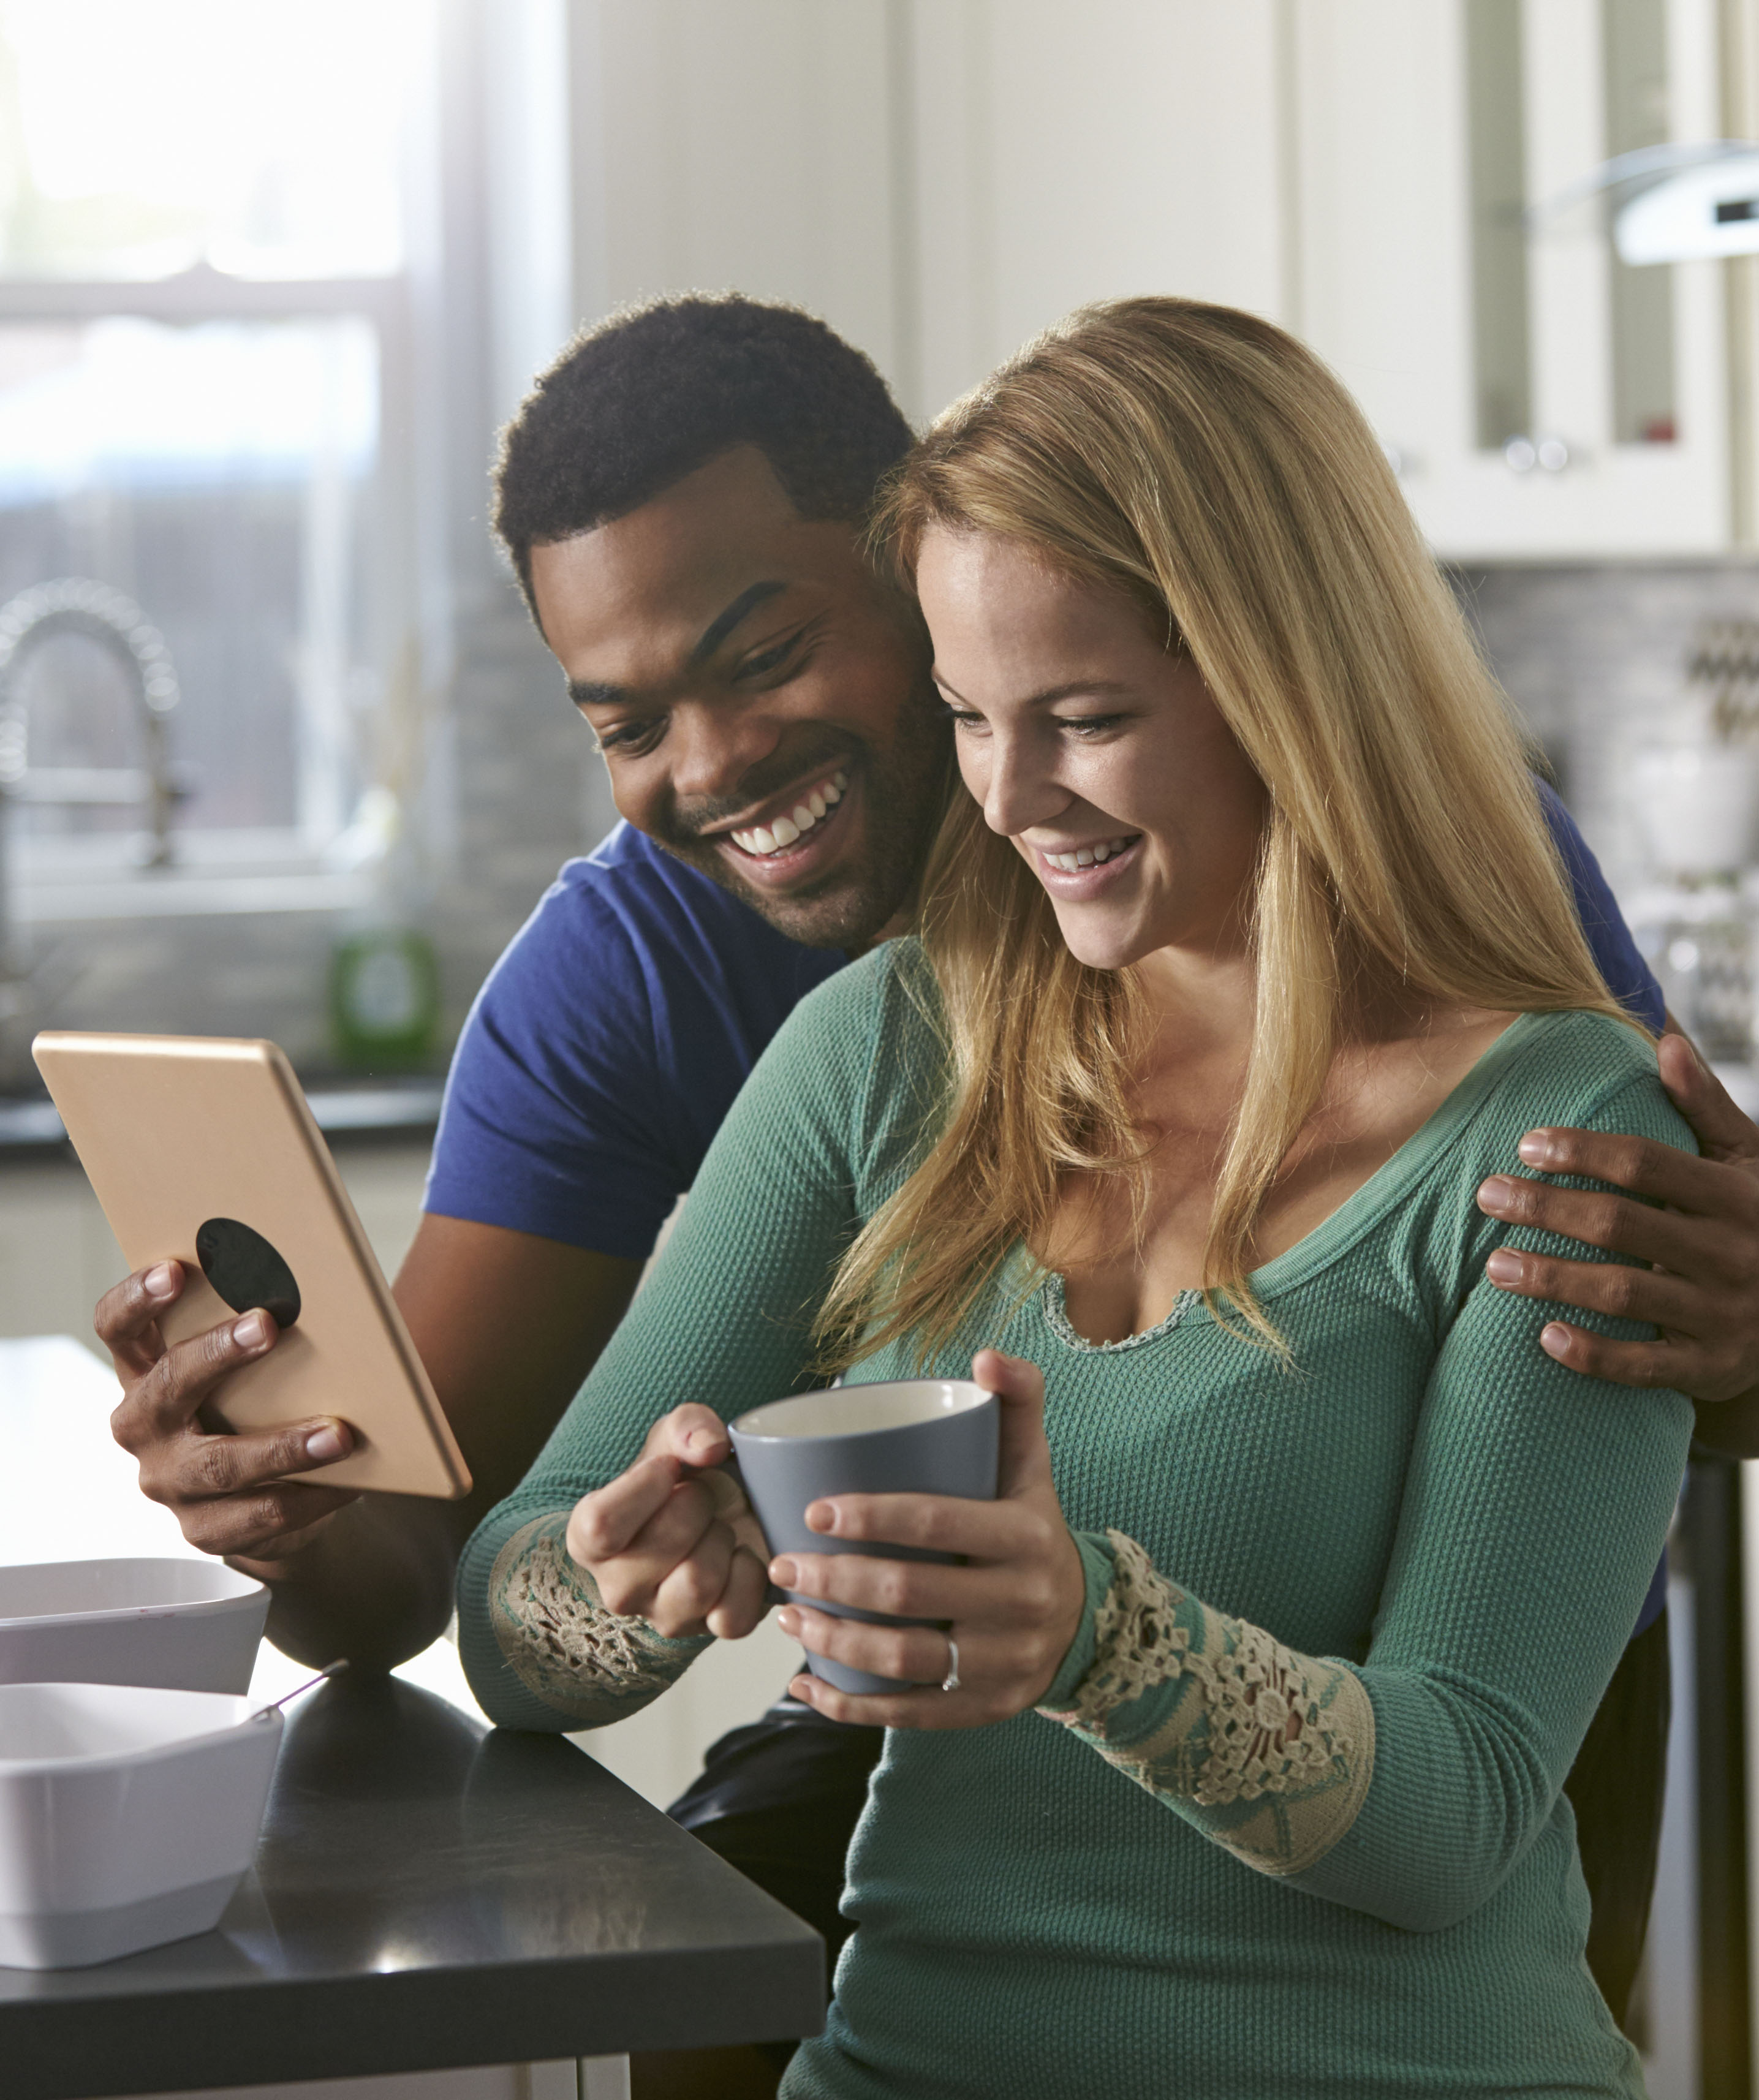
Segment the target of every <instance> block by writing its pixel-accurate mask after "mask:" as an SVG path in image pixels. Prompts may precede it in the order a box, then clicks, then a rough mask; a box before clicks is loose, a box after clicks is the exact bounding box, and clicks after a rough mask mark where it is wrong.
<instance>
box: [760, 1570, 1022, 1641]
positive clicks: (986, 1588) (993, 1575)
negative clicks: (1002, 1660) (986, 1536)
mask: <svg viewBox="0 0 1759 2100" xmlns="http://www.w3.org/2000/svg"><path fill="white" fill-rule="evenodd" d="M769 1574H770V1580H771V1582H774V1583H775V1585H776V1587H777V1588H778V1589H779V1590H789V1592H791V1593H792V1594H793V1595H795V1596H797V1597H810V1598H815V1599H819V1600H820V1601H821V1602H822V1603H824V1604H846V1605H847V1606H849V1607H850V1608H851V1610H854V1611H858V1612H884V1613H885V1614H886V1617H888V1618H895V1619H962V1620H976V1621H983V1622H985V1623H988V1622H990V1621H993V1622H994V1623H996V1624H997V1625H1012V1624H1014V1623H1015V1622H1017V1621H1021V1620H1029V1619H1031V1618H1032V1617H1033V1616H1034V1615H1035V1614H1036V1612H1038V1611H1040V1610H1041V1609H1042V1608H1044V1603H1045V1599H1043V1597H1042V1596H1041V1594H1040V1591H1041V1583H1040V1582H1039V1580H1038V1578H1037V1577H1036V1574H1035V1573H1033V1572H1032V1570H1030V1569H1026V1570H1023V1569H1021V1568H1019V1567H1016V1566H1014V1565H1012V1564H1010V1565H1009V1566H1007V1567H1000V1566H993V1567H966V1568H949V1567H946V1566H944V1565H942V1564H938V1563H936V1562H934V1561H924V1560H888V1559H886V1558H884V1557H882V1555H877V1554H868V1553H784V1554H781V1555H778V1556H777V1557H776V1559H775V1560H772V1561H771V1563H770V1568H769Z"/></svg>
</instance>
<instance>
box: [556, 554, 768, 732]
mask: <svg viewBox="0 0 1759 2100" xmlns="http://www.w3.org/2000/svg"><path fill="white" fill-rule="evenodd" d="M787 588H788V586H787V585H786V584H780V583H765V584H752V585H749V587H748V588H747V589H745V590H742V591H741V592H740V593H739V595H738V597H737V598H735V599H734V600H733V602H732V603H731V605H730V606H728V607H727V609H726V611H724V612H718V613H717V614H716V615H715V616H714V619H713V620H710V621H709V624H708V625H707V626H706V627H705V629H703V631H702V636H701V639H700V640H699V641H698V642H697V644H696V647H695V648H694V649H692V651H691V652H690V660H691V662H692V664H701V663H702V662H704V661H705V660H706V659H707V658H709V657H710V656H712V655H714V652H715V651H716V650H717V649H718V648H719V647H720V646H721V644H722V643H723V642H724V641H725V640H726V639H727V636H728V635H729V634H731V633H732V631H733V629H735V628H736V627H737V626H738V624H739V623H740V620H743V619H744V618H745V615H746V614H747V613H748V612H750V611H752V610H753V609H754V607H758V606H760V605H762V602H763V601H764V600H765V599H766V598H774V597H775V596H776V593H777V592H778V591H784V590H786V589H787ZM568 698H569V699H571V700H572V702H573V703H574V704H575V706H576V707H577V708H614V707H617V705H619V704H621V702H622V701H625V700H626V699H628V698H629V695H628V693H627V692H626V691H625V690H624V688H623V687H622V686H606V685H602V684H600V683H599V682H597V681H596V680H594V679H590V678H571V679H570V680H569V681H568Z"/></svg>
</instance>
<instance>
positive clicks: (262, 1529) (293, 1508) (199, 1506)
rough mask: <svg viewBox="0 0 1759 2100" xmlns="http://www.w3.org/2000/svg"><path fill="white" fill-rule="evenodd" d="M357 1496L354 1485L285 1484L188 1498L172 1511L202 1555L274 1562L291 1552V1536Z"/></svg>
mask: <svg viewBox="0 0 1759 2100" xmlns="http://www.w3.org/2000/svg"><path fill="white" fill-rule="evenodd" d="M359 1499H360V1491H359V1490H358V1489H352V1488H314V1487H306V1486H303V1485H300V1484H298V1483H297V1482H289V1483H287V1484H285V1485H281V1486H276V1487H270V1488H264V1489H262V1490H261V1492H260V1493H256V1494H236V1495H231V1496H228V1497H227V1498H224V1499H223V1500H220V1501H217V1502H191V1503H188V1504H187V1505H186V1506H185V1507H183V1508H182V1509H180V1510H179V1511H178V1513H177V1515H178V1521H179V1523H180V1524H182V1526H183V1536H184V1537H185V1538H187V1539H188V1541H189V1543H190V1544H191V1545H192V1546H199V1547H200V1548H201V1551H203V1552H204V1553H212V1554H216V1555H221V1556H223V1557H224V1556H233V1557H236V1558H239V1559H250V1558H256V1559H260V1560H275V1559H277V1558H279V1557H281V1555H285V1554H286V1553H288V1552H289V1551H292V1550H293V1542H294V1540H295V1539H296V1538H298V1537H301V1536H302V1535H303V1534H305V1533H309V1532H310V1531H311V1530H312V1528H313V1527H314V1526H315V1525H316V1524H319V1523H320V1522H322V1521H324V1520H327V1519H328V1518H329V1517H332V1516H334V1515H335V1513H336V1511H338V1510H339V1509H343V1508H345V1507H347V1504H348V1503H350V1502H357V1501H358V1500H359Z"/></svg>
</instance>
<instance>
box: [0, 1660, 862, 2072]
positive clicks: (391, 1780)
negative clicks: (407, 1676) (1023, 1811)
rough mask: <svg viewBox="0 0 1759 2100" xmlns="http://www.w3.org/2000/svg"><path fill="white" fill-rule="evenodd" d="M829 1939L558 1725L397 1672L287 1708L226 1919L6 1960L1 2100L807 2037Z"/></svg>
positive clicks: (821, 1998)
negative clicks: (79, 1961)
mask: <svg viewBox="0 0 1759 2100" xmlns="http://www.w3.org/2000/svg"><path fill="white" fill-rule="evenodd" d="M824 2002H825V1990H824V1943H823V1941H822V1940H820V1938H819V1936H818V1935H817V1934H816V1933H815V1932H814V1931H812V1930H811V1928H810V1927H808V1926H805V1925H802V1923H801V1922H800V1921H799V1920H798V1918H796V1917H793V1914H792V1913H790V1912H789V1911H786V1910H784V1908H782V1907H781V1905H780V1904H777V1903H776V1902H774V1901H772V1900H771V1898H769V1897H768V1896H767V1895H764V1894H763V1892H762V1890H760V1889H758V1888H757V1887H755V1886H753V1884H752V1883H750V1882H747V1881H746V1880H745V1879H744V1878H743V1877H741V1876H740V1875H739V1874H737V1873H735V1872H734V1871H733V1870H732V1868H730V1867H728V1866H727V1865H726V1864H724V1863H723V1861H722V1860H718V1859H717V1858H716V1856H715V1855H714V1854H713V1853H712V1852H710V1851H708V1850H707V1848H706V1847H705V1846H701V1845H699V1844H698V1843H697V1842H696V1839H695V1838H692V1837H690V1836H689V1835H687V1833H685V1832H684V1831H683V1830H680V1829H678V1826H677V1824H674V1823H671V1822H670V1821H669V1820H667V1819H666V1818H665V1816H664V1815H661V1813H660V1811H658V1810H657V1809H655V1808H652V1807H649V1806H648V1804H647V1802H644V1801H643V1800H642V1799H641V1798H640V1797H639V1795H637V1794H634V1793H631V1792H630V1790H629V1789H628V1788H627V1787H625V1785H623V1784H622V1783H621V1780H617V1779H614V1778H613V1777H612V1776H611V1774H610V1773H609V1772H608V1771H605V1770H604V1769H603V1767H600V1766H599V1765H597V1764H595V1763H594V1762H593V1761H592V1759H591V1758H590V1757H587V1756H585V1755H583V1754H581V1751H580V1750H578V1749H576V1748H575V1747H574V1745H572V1744H571V1743H568V1742H566V1741H564V1740H563V1739H562V1738H561V1737H559V1736H524V1735H516V1734H513V1733H510V1732H507V1731H505V1730H495V1731H493V1732H491V1731H487V1730H484V1728H483V1727H481V1726H480V1724H479V1723H474V1722H472V1721H471V1720H469V1719H467V1718H466V1717H465V1716H464V1715H463V1714H461V1713H459V1712H458V1711H457V1710H456V1709H455V1708H453V1707H451V1706H449V1705H446V1703H445V1702H444V1701H442V1700H439V1699H436V1698H435V1697H433V1696H431V1694H429V1693H427V1692H422V1691H419V1690H418V1689H417V1688H416V1687H414V1686H413V1685H409V1684H404V1683H399V1682H398V1681H397V1680H396V1679H380V1680H378V1681H366V1682H362V1683H352V1684H351V1683H347V1682H343V1683H337V1684H333V1685H329V1686H326V1687H325V1688H324V1689H323V1690H322V1691H320V1692H316V1693H313V1694H312V1696H310V1697H309V1698H307V1699H306V1700H304V1701H302V1702H301V1703H300V1704H299V1705H298V1706H296V1707H294V1709H293V1710H291V1718H290V1719H289V1723H288V1727H287V1732H286V1735H285V1738H284V1740H283V1742H282V1745H281V1758H280V1762H279V1763H278V1764H277V1766H276V1773H275V1785H274V1790H273V1792H272V1794H271V1796H270V1798H269V1807H268V1812H267V1817H266V1819H265V1820H264V1824H263V1838H262V1842H261V1844H260V1846H259V1849H258V1854H257V1862H256V1868H255V1871H254V1873H252V1874H250V1875H249V1876H248V1877H246V1878H245V1882H244V1883H243V1885H242V1886H241V1887H240V1889H239V1890H238V1893H237V1894H236V1896H234V1898H233V1899H232V1904H231V1905H230V1907H229V1908H228V1910H227V1913H226V1915H225V1917H223V1919H222V1920H221V1921H220V1925H219V1929H218V1930H216V1931H214V1932H210V1933H205V1934H203V1935H201V1936H200V1937H199V1938H197V1939H184V1940H179V1941H178V1942H176V1943H175V1944H174V1945H171V1946H169V1947H160V1948H152V1949H150V1950H149V1951H148V1952H146V1953H144V1954H136V1955H131V1956H130V1957H128V1958H126V1960H124V1961H112V1962H107V1963H104V1964H103V1965H100V1966H99V1967H97V1968H93V1969H69V1970H54V1971H49V1972H42V1973H38V1972H35V1971H31V1970H19V1969H0V2065H3V2066H4V2070H3V2072H0V2090H3V2091H4V2093H5V2095H6V2100H86V2096H91V2095H100V2094H114V2093H155V2092H161V2091H166V2090H173V2089H183V2088H186V2087H201V2086H213V2085H250V2084H257V2083H267V2082H270V2081H280V2080H296V2079H306V2078H338V2077H347V2076H355V2077H359V2076H367V2075H370V2074H372V2073H375V2072H383V2071H428V2070H439V2069H443V2068H449V2067H454V2066H462V2065H466V2064H484V2063H532V2062H536V2063H541V2062H549V2061H553V2060H554V2059H555V2058H563V2057H580V2056H610V2055H616V2054H621V2053H623V2052H625V2051H626V2050H630V2049H648V2048H661V2047H664V2048H673V2049H690V2048H697V2047H706V2046H709V2045H713V2044H714V2043H718V2042H737V2041H759V2040H774V2039H777V2038H780V2037H783V2036H796V2035H807V2034H816V2033H817V2032H819V2029H820V2027H821V2025H822V2024H823V2019H824Z"/></svg>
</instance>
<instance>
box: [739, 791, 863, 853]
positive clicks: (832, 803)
mask: <svg viewBox="0 0 1759 2100" xmlns="http://www.w3.org/2000/svg"><path fill="white" fill-rule="evenodd" d="M848 785H849V775H848V774H846V773H842V772H837V773H833V774H832V775H831V777H830V778H829V780H821V781H820V783H819V784H818V785H817V787H815V788H814V789H813V790H812V791H811V793H810V794H809V795H807V796H806V798H805V799H804V800H803V801H799V802H797V803H796V804H795V805H794V807H793V814H791V815H789V816H786V817H778V818H776V822H775V823H773V824H758V825H757V826H756V827H754V829H752V830H751V831H749V832H734V833H733V835H732V836H733V844H734V845H736V846H737V847H738V848H739V849H740V851H741V852H743V853H748V854H756V855H758V857H759V858H762V855H763V854H772V853H780V852H781V850H782V849H783V848H784V846H791V845H795V844H796V843H797V842H798V840H800V838H801V837H802V836H803V835H804V834H805V833H806V832H810V831H811V828H812V827H813V826H814V825H815V824H816V823H820V821H821V820H822V819H823V818H824V817H825V816H826V815H827V814H829V811H831V810H834V809H835V808H836V806H837V805H838V803H839V802H840V801H842V799H843V791H844V789H845V788H846V787H847V786H848Z"/></svg>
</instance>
